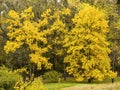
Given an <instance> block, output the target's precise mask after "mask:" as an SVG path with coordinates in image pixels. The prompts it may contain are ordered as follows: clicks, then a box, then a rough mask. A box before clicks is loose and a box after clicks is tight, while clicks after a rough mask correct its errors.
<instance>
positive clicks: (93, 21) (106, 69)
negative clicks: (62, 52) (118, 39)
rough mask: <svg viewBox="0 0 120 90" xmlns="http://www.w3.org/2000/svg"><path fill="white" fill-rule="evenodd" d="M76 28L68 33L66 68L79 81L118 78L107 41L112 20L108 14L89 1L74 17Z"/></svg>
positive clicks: (66, 39)
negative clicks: (111, 64) (112, 64)
mask: <svg viewBox="0 0 120 90" xmlns="http://www.w3.org/2000/svg"><path fill="white" fill-rule="evenodd" d="M73 23H74V25H75V27H74V28H73V29H72V30H71V31H70V32H69V33H68V35H66V38H65V40H64V42H65V47H67V48H68V50H67V56H66V57H65V59H64V62H65V63H68V66H67V68H66V70H67V72H69V74H73V76H74V77H76V80H77V81H82V80H84V79H88V81H89V82H91V81H92V80H93V79H97V80H103V79H104V78H105V77H106V76H110V77H112V78H114V77H115V76H116V73H114V72H112V71H111V66H110V58H109V56H108V54H109V53H110V49H109V48H108V45H109V43H108V42H107V40H106V33H107V32H108V31H109V29H108V21H107V20H106V15H105V14H104V13H103V12H102V11H100V10H98V9H97V8H95V7H92V6H90V5H88V4H86V5H85V7H84V8H83V9H82V10H80V11H79V13H77V14H76V15H75V16H74V18H73Z"/></svg>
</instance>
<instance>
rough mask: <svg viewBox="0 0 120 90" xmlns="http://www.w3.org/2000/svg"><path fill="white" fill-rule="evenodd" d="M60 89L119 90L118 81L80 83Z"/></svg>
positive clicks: (119, 84)
mask: <svg viewBox="0 0 120 90" xmlns="http://www.w3.org/2000/svg"><path fill="white" fill-rule="evenodd" d="M61 90H120V83H115V84H80V85H77V86H72V87H67V88H63V89H61Z"/></svg>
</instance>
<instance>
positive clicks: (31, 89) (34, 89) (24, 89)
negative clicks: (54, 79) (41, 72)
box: [15, 77, 45, 90]
mask: <svg viewBox="0 0 120 90" xmlns="http://www.w3.org/2000/svg"><path fill="white" fill-rule="evenodd" d="M15 90H45V89H44V86H43V83H42V80H41V77H38V78H35V79H34V81H29V82H25V83H23V82H22V81H21V82H17V83H16V85H15Z"/></svg>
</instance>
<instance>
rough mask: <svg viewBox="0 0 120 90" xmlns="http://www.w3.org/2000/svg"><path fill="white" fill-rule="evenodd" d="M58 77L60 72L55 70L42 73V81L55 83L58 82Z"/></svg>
mask: <svg viewBox="0 0 120 90" xmlns="http://www.w3.org/2000/svg"><path fill="white" fill-rule="evenodd" d="M60 78H61V73H58V72H57V71H49V72H46V73H45V74H44V75H43V82H52V83H56V82H59V80H60Z"/></svg>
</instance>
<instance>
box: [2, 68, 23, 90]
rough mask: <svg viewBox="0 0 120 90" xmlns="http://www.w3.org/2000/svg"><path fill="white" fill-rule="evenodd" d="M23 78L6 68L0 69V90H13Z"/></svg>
mask: <svg viewBox="0 0 120 90" xmlns="http://www.w3.org/2000/svg"><path fill="white" fill-rule="evenodd" d="M18 80H22V77H21V76H20V75H19V74H18V73H16V72H13V71H10V70H9V69H8V68H6V67H5V66H2V67H0V90H13V88H14V85H15V83H16V82H17V81H18Z"/></svg>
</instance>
